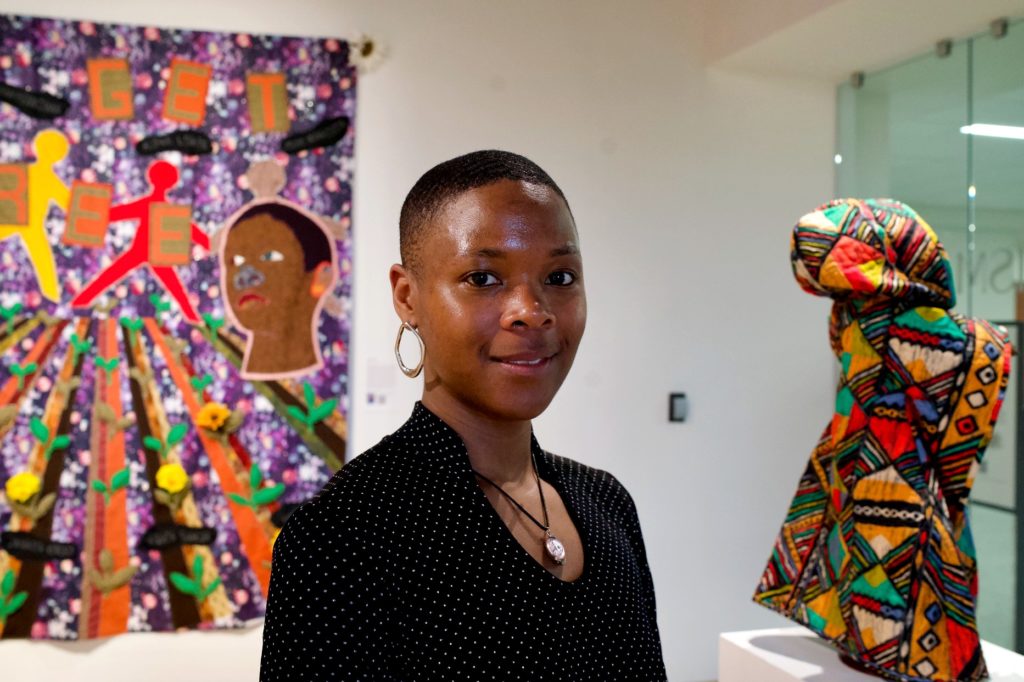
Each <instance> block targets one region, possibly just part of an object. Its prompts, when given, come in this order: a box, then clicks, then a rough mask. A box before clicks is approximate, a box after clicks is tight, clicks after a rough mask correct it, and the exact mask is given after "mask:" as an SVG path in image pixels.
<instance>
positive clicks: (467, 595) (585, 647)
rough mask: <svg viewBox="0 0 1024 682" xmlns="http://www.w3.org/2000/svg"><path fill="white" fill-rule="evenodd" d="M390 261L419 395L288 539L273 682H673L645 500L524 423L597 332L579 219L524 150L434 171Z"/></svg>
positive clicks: (266, 652) (277, 595)
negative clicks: (590, 315) (397, 255)
mask: <svg viewBox="0 0 1024 682" xmlns="http://www.w3.org/2000/svg"><path fill="white" fill-rule="evenodd" d="M399 227H400V241H401V254H402V264H401V265H394V266H392V268H391V286H392V293H393V299H394V306H395V310H396V312H397V313H398V316H399V317H400V318H401V321H402V327H401V328H400V330H399V341H401V337H402V333H403V332H405V333H410V334H414V335H416V336H417V338H419V339H421V348H422V349H423V351H424V352H423V354H422V359H421V360H420V362H419V363H418V366H417V367H414V368H409V367H407V366H406V364H407V363H406V362H405V361H403V359H402V357H401V355H400V354H399V353H398V345H399V341H396V355H398V361H399V364H400V366H401V367H402V369H403V371H405V372H406V373H407V374H408V375H410V376H416V375H417V374H418V373H419V372H420V370H422V372H423V375H424V387H423V398H422V401H421V402H419V403H417V404H416V407H415V409H414V410H413V414H412V417H411V418H410V419H409V421H408V422H406V423H405V425H404V426H402V427H401V428H400V429H399V430H398V431H397V432H395V433H393V434H391V435H390V436H386V437H385V438H384V439H383V440H382V441H381V442H380V443H378V444H377V445H376V446H374V447H373V448H371V449H370V450H368V451H367V452H365V453H363V454H362V455H360V456H359V457H357V458H356V459H355V460H353V461H352V462H351V463H349V464H347V465H346V466H345V467H344V468H343V469H342V470H341V471H339V472H338V473H337V474H336V475H335V476H334V478H332V480H331V481H330V482H329V483H328V484H327V485H326V486H325V487H324V489H323V490H322V491H321V492H320V494H319V495H317V497H316V498H314V499H313V500H311V501H310V502H308V503H306V504H305V505H303V506H302V507H301V508H300V509H299V510H298V511H296V512H295V513H294V514H293V515H292V517H291V518H290V519H289V520H288V522H287V524H285V527H284V529H283V530H282V532H281V535H280V537H279V538H278V539H277V542H276V544H275V547H274V563H273V573H272V577H271V584H270V596H269V600H268V605H267V619H266V628H265V631H264V640H263V658H262V667H261V679H262V680H264V681H270V680H275V681H276V680H326V679H353V680H474V681H478V680H664V679H666V678H665V669H664V664H663V663H662V655H661V643H660V640H659V635H658V626H657V622H656V617H655V601H654V587H653V584H652V581H651V576H650V571H649V569H648V565H647V559H646V554H645V551H644V543H643V538H642V536H641V533H640V525H639V522H638V520H637V515H636V510H635V508H634V506H633V501H632V499H631V498H630V496H629V493H627V492H626V490H625V488H623V487H622V485H621V484H620V483H619V482H618V481H616V480H615V478H613V477H612V476H611V475H610V474H608V473H606V472H604V471H599V470H596V469H592V468H590V467H586V466H584V465H582V464H579V463H577V462H574V461H572V460H569V459H566V458H564V457H558V456H555V455H551V454H550V453H547V452H545V451H544V450H542V449H541V448H540V446H539V445H538V444H537V441H536V439H535V438H534V437H533V433H532V429H531V424H530V422H531V420H532V419H533V418H534V417H536V416H537V415H539V414H541V413H542V412H543V411H544V409H545V408H546V407H547V406H548V404H549V403H550V402H551V400H552V398H554V396H555V393H556V392H557V391H558V388H559V387H560V386H561V384H562V381H563V380H564V379H565V376H566V374H567V373H568V372H569V368H570V367H571V366H572V361H573V357H574V356H575V354H576V349H577V347H578V346H579V342H580V338H581V336H582V335H583V328H584V326H585V322H586V298H585V295H584V289H583V268H582V261H581V258H580V252H579V245H578V237H577V234H576V226H575V222H574V220H573V217H572V213H571V212H570V210H569V206H568V204H567V203H566V201H565V197H564V195H563V194H562V191H561V190H560V189H559V188H558V186H557V185H556V184H555V182H554V181H553V180H552V179H551V178H550V177H549V176H548V175H547V174H546V173H545V172H544V171H543V170H541V169H540V168H539V167H538V166H537V165H536V164H534V163H532V162H531V161H529V160H528V159H525V158H523V157H521V156H518V155H515V154H510V153H508V152H499V151H481V152H475V153H472V154H467V155H465V156H461V157H458V158H456V159H452V160H450V161H447V162H445V163H442V164H440V165H438V166H436V167H435V168H433V169H431V170H430V171H428V172H427V173H426V174H425V175H424V176H423V177H422V178H420V180H419V181H418V182H417V183H416V185H415V186H414V187H413V188H412V190H411V191H410V192H409V195H408V196H407V197H406V200H405V203H404V205H403V207H402V213H401V218H400V226H399Z"/></svg>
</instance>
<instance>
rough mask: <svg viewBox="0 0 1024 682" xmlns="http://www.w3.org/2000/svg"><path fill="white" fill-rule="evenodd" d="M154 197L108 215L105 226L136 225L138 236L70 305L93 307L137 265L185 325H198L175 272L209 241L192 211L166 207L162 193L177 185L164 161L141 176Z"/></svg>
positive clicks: (175, 175) (113, 209) (173, 170)
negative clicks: (149, 272)
mask: <svg viewBox="0 0 1024 682" xmlns="http://www.w3.org/2000/svg"><path fill="white" fill-rule="evenodd" d="M146 176H147V178H148V179H149V184H150V185H151V186H152V187H153V191H152V192H150V193H149V194H147V195H146V196H143V197H139V198H138V199H135V200H134V201H130V202H128V203H126V204H120V205H118V206H113V207H111V209H110V222H117V221H118V220H137V221H138V224H139V228H138V231H137V232H136V233H135V238H134V239H133V240H132V244H131V246H130V247H128V250H127V251H125V252H124V253H122V254H121V255H120V256H118V257H117V258H116V259H114V262H113V263H111V264H110V265H109V266H108V267H107V268H106V269H105V270H103V271H102V272H100V274H99V275H97V276H96V278H95V279H93V280H92V282H90V283H89V284H88V285H86V287H85V288H84V289H82V291H80V292H79V293H78V295H77V296H75V298H74V299H73V300H72V301H71V305H72V306H73V307H76V308H87V307H89V306H90V305H92V303H93V301H95V300H96V298H97V297H98V296H100V295H101V294H102V293H103V292H104V291H106V290H107V289H109V288H110V287H112V286H114V285H115V284H117V283H118V282H119V281H121V280H122V279H124V278H125V277H127V276H128V275H129V274H131V273H132V272H133V271H135V270H136V269H138V268H139V267H140V266H142V265H148V266H149V268H150V270H152V271H153V274H154V275H156V277H157V279H159V280H160V282H161V283H162V284H163V286H164V288H165V289H166V290H167V293H169V294H170V295H171V296H172V297H173V298H174V300H175V301H176V302H177V303H178V306H179V307H180V308H181V311H182V313H183V315H184V316H185V319H187V320H188V321H189V322H192V323H196V324H198V323H199V315H198V314H197V313H196V311H195V309H194V308H193V307H192V304H191V303H190V302H189V300H188V294H187V293H186V291H185V288H184V287H183V286H182V284H181V280H180V279H179V278H178V273H177V272H175V270H174V268H175V267H176V266H181V265H187V264H188V263H189V262H191V253H192V243H193V242H195V243H196V244H199V245H200V246H202V247H203V248H204V249H207V250H208V249H209V248H210V238H209V237H208V236H207V235H206V233H205V232H203V231H202V230H201V229H200V228H199V227H198V226H197V225H196V224H195V223H193V222H192V215H191V208H190V207H189V206H187V205H182V204H173V203H169V202H168V201H167V192H168V190H170V189H171V188H172V187H174V186H175V185H176V184H178V169H177V168H175V167H174V166H173V165H171V164H170V163H168V162H166V161H157V162H155V163H153V164H152V165H151V166H150V167H149V170H147V171H146Z"/></svg>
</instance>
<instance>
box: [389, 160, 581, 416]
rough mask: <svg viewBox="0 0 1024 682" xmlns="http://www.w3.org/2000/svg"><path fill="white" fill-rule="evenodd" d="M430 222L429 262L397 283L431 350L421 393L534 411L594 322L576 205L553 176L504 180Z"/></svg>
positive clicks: (477, 405) (488, 410) (493, 409)
mask: <svg viewBox="0 0 1024 682" xmlns="http://www.w3.org/2000/svg"><path fill="white" fill-rule="evenodd" d="M427 230H428V231H427V233H426V234H424V236H423V241H422V257H421V263H422V265H421V266H418V267H417V269H416V273H415V274H412V276H411V277H410V278H409V279H408V280H407V282H408V283H409V288H408V289H407V290H405V291H403V288H404V287H403V286H399V287H397V288H396V299H404V301H402V300H396V302H397V303H399V308H400V309H402V310H400V314H402V315H403V318H404V319H407V320H409V322H410V323H411V324H413V325H414V326H417V327H418V330H419V332H420V334H421V336H422V338H423V341H424V344H425V346H426V349H427V351H426V362H425V365H424V376H425V380H426V383H425V386H426V389H427V394H425V397H426V396H427V395H429V394H432V395H430V398H431V399H432V400H435V401H437V400H441V401H455V402H458V403H460V404H461V405H463V406H468V407H470V408H471V409H473V410H475V411H480V412H483V413H485V414H488V415H490V416H492V417H497V418H501V419H515V420H524V419H532V418H534V417H536V416H537V415H539V414H540V413H541V412H543V411H544V409H545V408H546V407H547V406H548V404H549V403H550V402H551V400H552V398H554V396H555V393H556V392H557V391H558V389H559V387H560V386H561V385H562V382H563V381H564V380H565V377H566V375H567V374H568V372H569V368H570V367H571V366H572V362H573V358H574V357H575V355H576V349H577V348H578V346H579V343H580V339H581V337H582V336H583V329H584V326H585V325H586V318H587V305H586V296H585V293H584V289H583V261H582V259H581V256H580V252H579V240H578V237H577V234H576V226H575V223H574V222H573V218H572V215H571V214H570V213H569V208H568V206H566V204H565V201H563V200H562V198H561V197H559V196H558V195H557V194H556V193H555V192H554V191H552V190H550V189H549V188H547V187H543V186H538V185H532V184H527V183H523V182H515V181H510V180H504V181H500V182H496V183H493V184H490V185H487V186H485V187H480V188H477V189H474V190H470V191H467V192H465V193H463V194H461V195H460V196H458V197H456V198H455V199H454V200H453V201H452V202H451V203H450V204H449V205H448V206H447V207H445V208H444V209H443V210H442V211H440V212H439V214H438V215H437V217H436V218H435V219H434V220H433V221H432V223H431V224H430V225H429V226H428V227H427ZM396 267H397V268H399V271H402V270H403V269H402V268H401V266H396ZM397 272H398V271H393V274H392V281H393V282H396V281H399V280H401V276H399V277H397V278H396V274H397ZM410 274H411V273H410ZM399 283H400V281H399ZM407 305H408V307H406V306H407ZM435 404H436V403H435Z"/></svg>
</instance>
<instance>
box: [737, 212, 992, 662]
mask: <svg viewBox="0 0 1024 682" xmlns="http://www.w3.org/2000/svg"><path fill="white" fill-rule="evenodd" d="M792 264H793V271H794V273H795V275H796V278H797V281H798V282H799V283H800V285H801V287H803V289H804V290H806V291H808V292H810V293H812V294H815V295H819V296H830V297H831V298H832V299H833V300H834V301H835V303H834V304H833V307H832V316H831V323H830V339H831V343H832V348H833V350H834V351H835V353H836V355H837V356H838V358H839V362H840V364H841V367H842V370H841V376H840V381H839V390H838V395H837V397H836V406H835V415H834V416H833V418H832V422H831V423H830V424H829V426H828V427H827V428H826V429H825V432H824V434H823V435H822V437H821V440H820V441H819V442H818V445H817V448H816V449H815V451H814V454H813V455H812V456H811V460H810V463H809V464H808V465H807V468H806V470H805V472H804V474H803V477H802V478H801V479H800V484H799V487H798V489H797V493H796V497H795V498H794V499H793V502H792V505H791V506H790V509H789V513H788V515H787V516H786V520H785V523H784V525H783V527H782V531H781V532H780V533H779V536H778V538H777V539H776V541H775V546H774V549H773V551H772V555H771V558H770V559H769V561H768V565H767V567H766V568H765V571H764V574H763V575H762V577H761V582H760V584H759V585H758V587H757V591H756V593H755V595H754V599H755V601H757V602H758V603H760V604H762V605H764V606H767V607H768V608H771V609H773V610H775V611H777V612H779V613H781V614H782V615H784V616H786V617H788V618H790V619H792V620H794V621H796V622H798V623H800V624H802V625H804V626H806V627H808V628H810V629H811V630H813V631H814V632H816V633H817V634H818V635H820V636H821V637H823V638H825V639H827V640H829V641H830V642H831V643H832V645H833V646H834V647H835V648H836V649H837V650H838V651H839V652H840V654H841V655H843V656H844V657H846V658H847V659H849V660H851V661H852V662H854V663H857V664H859V665H860V666H862V667H863V668H865V669H867V670H869V671H871V672H872V673H874V674H875V675H877V676H879V677H884V678H887V679H892V680H900V681H901V682H910V681H920V680H928V681H931V682H938V681H954V680H955V681H957V682H961V681H966V680H971V681H973V680H980V679H983V678H984V677H985V676H986V669H985V662H984V659H983V657H982V651H981V646H980V642H979V639H978V633H977V629H976V625H975V600H976V597H977V593H978V583H977V566H976V559H975V552H974V545H973V542H972V539H971V528H970V523H969V518H968V508H967V499H968V495H969V493H970V490H971V484H972V483H973V480H974V476H975V473H976V472H977V470H978V467H979V464H980V461H981V457H982V454H983V453H984V451H985V447H986V446H987V445H988V442H989V440H990V439H991V437H992V430H993V427H994V425H995V421H996V417H997V415H998V413H999V408H1000V405H1001V403H1002V401H1003V395H1004V392H1005V388H1006V385H1007V380H1008V376H1009V371H1010V357H1011V353H1012V349H1011V347H1010V345H1009V343H1008V342H1007V335H1006V332H1005V330H1004V329H1002V328H994V327H993V326H992V325H990V324H988V323H987V322H985V321H984V320H977V319H970V318H966V317H963V316H961V315H958V314H956V313H954V312H952V311H951V310H950V309H951V308H952V307H953V305H954V303H955V294H954V289H953V273H952V271H951V268H950V265H949V261H948V259H947V257H946V252H945V250H944V249H943V247H942V245H941V244H940V243H939V240H938V238H937V237H936V235H935V232H934V231H933V230H932V229H931V227H929V226H928V224H927V223H926V222H925V221H924V220H922V219H921V217H920V216H918V215H917V213H915V212H914V211H913V210H912V209H911V208H910V207H908V206H906V205H904V204H901V203H899V202H897V201H892V200H886V199H869V200H859V199H841V200H835V201H831V202H829V203H827V204H825V205H823V206H821V207H819V208H818V209H817V210H815V211H814V212H812V213H809V214H807V215H805V216H804V217H803V218H801V219H800V221H799V223H798V224H797V226H796V228H795V230H794V232H793V238H792Z"/></svg>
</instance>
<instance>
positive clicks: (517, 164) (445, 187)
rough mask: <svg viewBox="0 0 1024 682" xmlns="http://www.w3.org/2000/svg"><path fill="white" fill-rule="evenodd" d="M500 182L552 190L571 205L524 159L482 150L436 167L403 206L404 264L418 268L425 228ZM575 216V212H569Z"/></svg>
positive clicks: (400, 228) (401, 241)
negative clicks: (465, 196)
mask: <svg viewBox="0 0 1024 682" xmlns="http://www.w3.org/2000/svg"><path fill="white" fill-rule="evenodd" d="M501 180H516V181H520V182H526V183H529V184H531V185H541V186H543V187H547V188H549V189H551V190H552V191H553V192H555V194H557V195H558V196H559V197H561V198H562V201H564V202H565V206H566V208H568V207H569V202H568V201H567V200H566V198H565V194H564V193H563V192H562V189H561V188H560V187H559V186H558V184H557V183H556V182H555V181H554V180H552V179H551V176H550V175H548V174H547V173H545V172H544V169H543V168H541V167H540V166H538V165H537V164H535V163H534V162H533V161H530V160H529V159H528V158H526V157H525V156H520V155H519V154H513V153H512V152H505V151H501V150H498V149H482V150H480V151H476V152H470V153H469V154H463V155H462V156H457V157H455V158H454V159H449V160H448V161H444V162H442V163H439V164H437V165H436V166H434V167H433V168H431V169H430V170H428V171H427V172H426V173H424V174H423V176H422V177H420V179H419V180H417V181H416V184H415V185H413V186H412V189H411V190H409V194H407V195H406V197H405V202H403V203H402V213H401V215H400V216H399V219H398V239H399V248H400V249H401V254H402V264H403V265H406V266H407V267H415V264H416V256H417V251H418V247H419V243H420V238H421V236H422V234H423V227H424V226H425V225H426V224H427V223H428V222H430V221H431V220H432V219H434V218H435V217H436V216H437V214H438V213H439V212H440V211H441V210H442V209H443V208H444V207H445V206H446V205H448V203H449V202H451V201H452V200H453V199H455V198H456V197H458V196H459V195H460V194H462V193H463V192H468V191H469V190H471V189H477V188H478V187H484V186H486V185H490V184H492V183H495V182H499V181H501ZM569 215H572V209H569Z"/></svg>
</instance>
